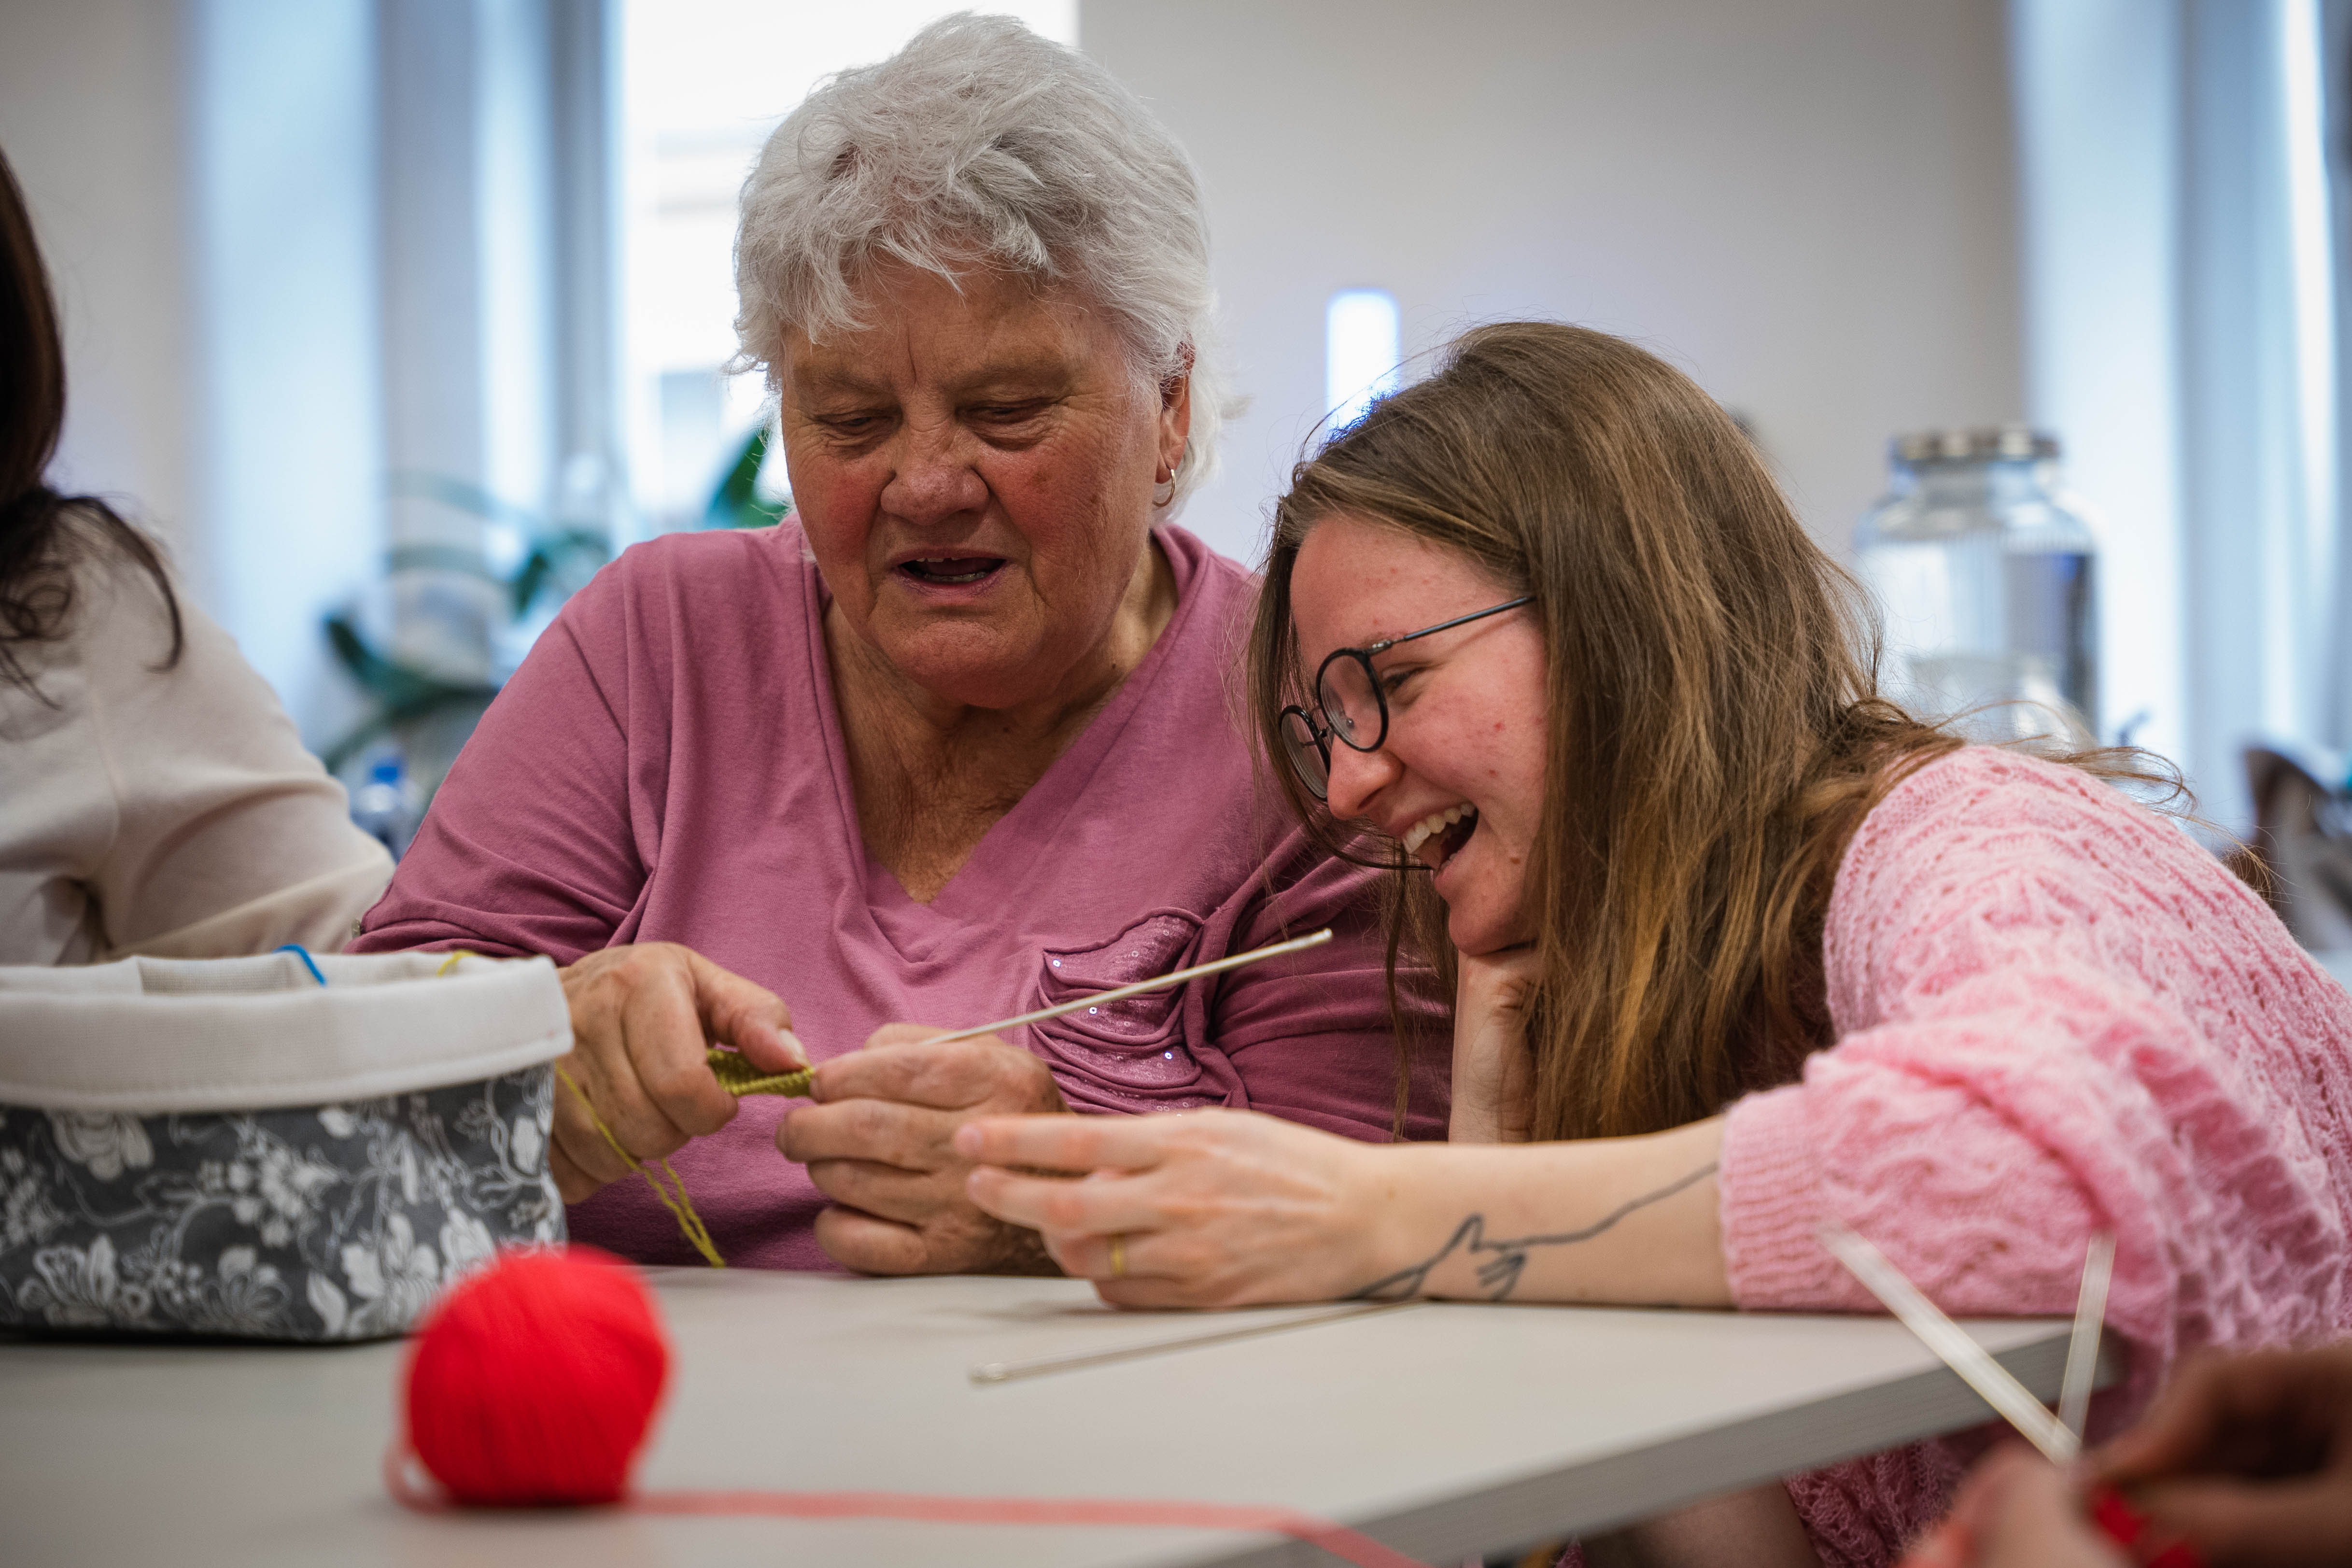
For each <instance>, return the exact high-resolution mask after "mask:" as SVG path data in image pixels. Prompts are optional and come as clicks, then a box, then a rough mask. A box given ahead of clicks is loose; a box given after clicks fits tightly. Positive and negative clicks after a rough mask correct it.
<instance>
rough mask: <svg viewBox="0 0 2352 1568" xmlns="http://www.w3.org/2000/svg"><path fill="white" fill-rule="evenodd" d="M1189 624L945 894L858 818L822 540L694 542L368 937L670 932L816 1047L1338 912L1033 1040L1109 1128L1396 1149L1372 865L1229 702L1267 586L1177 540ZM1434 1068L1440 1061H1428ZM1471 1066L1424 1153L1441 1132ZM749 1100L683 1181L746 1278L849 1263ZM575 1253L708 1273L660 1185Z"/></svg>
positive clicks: (582, 632) (599, 586) (567, 617)
mask: <svg viewBox="0 0 2352 1568" xmlns="http://www.w3.org/2000/svg"><path fill="white" fill-rule="evenodd" d="M1154 537H1155V538H1156V539H1157V540H1158V541H1159V543H1160V550H1161V552H1162V553H1163V554H1165V556H1166V557H1167V560H1168V563H1169V565H1170V567H1171V569H1172V570H1173V572H1174V574H1175V579H1176V593H1177V605H1176V610H1175V614H1174V616H1172V617H1171V620H1170V621H1169V624H1168V627H1167V629H1166V630H1165V631H1164V632H1163V633H1162V634H1161V635H1160V640H1159V642H1158V643H1157V644H1156V645H1154V647H1152V649H1151V651H1150V654H1149V655H1147V656H1146V658H1144V661H1143V663H1142V664H1141V665H1140V666H1139V668H1137V669H1136V671H1135V673H1134V675H1132V676H1131V677H1130V678H1129V679H1128V682H1127V684H1126V685H1125V686H1124V687H1123V688H1121V689H1120V690H1119V691H1118V694H1117V695H1116V696H1114V697H1113V698H1112V699H1111V700H1110V702H1109V703H1108V705H1107V706H1106V707H1105V708H1104V710H1102V712H1101V713H1099V714H1098V715H1097V717H1096V718H1095V720H1094V722H1093V723H1092V724H1090V725H1089V726H1087V730H1086V731H1085V732H1084V733H1083V734H1081V735H1080V736H1079V737H1078V739H1077V740H1076V742H1074V743H1073V744H1072V745H1071V747H1070V749H1069V750H1068V751H1067V752H1065V753H1064V754H1063V755H1062V756H1061V757H1060V758H1059V759H1058V760H1057V761H1055V763H1054V765H1053V766H1052V767H1051V768H1050V769H1048V770H1047V771H1046V773H1045V776H1044V777H1043V778H1042V779H1040V780H1039V781H1038V782H1037V784H1036V785H1035V786H1034V788H1032V789H1031V790H1030V791H1029V793H1028V794H1027V795H1025V796H1024V797H1023V798H1022V800H1021V802H1020V804H1019V805H1015V806H1014V807H1013V810H1012V811H1010V812H1009V813H1007V814H1006V815H1005V816H1004V817H1003V819H1002V820H1000V821H999V822H998V823H997V824H996V826H994V827H993V828H992V829H991V830H990V831H989V833H988V835H987V837H985V838H983V839H982V841H981V843H980V847H978V848H977V849H976V850H974V851H973V853H972V857H971V860H970V862H968V863H967V864H966V865H965V867H964V868H963V869H962V870H961V872H959V873H958V874H957V875H956V877H955V879H954V880H952V881H950V883H949V884H948V885H947V886H946V887H945V888H944V889H941V890H940V895H939V897H938V898H936V899H934V900H932V901H931V902H930V903H929V905H924V904H919V903H917V902H916V901H915V900H912V899H911V898H909V897H908V896H907V893H906V891H905V890H904V889H901V888H900V887H899V885H898V879H896V878H894V877H893V876H891V874H890V873H889V872H888V871H887V870H885V869H884V868H882V867H881V866H880V865H879V864H878V863H877V862H876V861H875V860H874V859H873V858H870V857H869V856H868V855H867V854H866V845H865V841H864V839H863V837H861V836H860V834H859V832H858V825H857V807H856V801H855V800H854V799H853V797H852V795H851V793H850V779H849V767H848V760H847V758H846V756H845V754H844V752H843V748H842V739H841V726H840V718H839V715H838V713H837V711H836V710H835V706H834V694H833V680H832V675H831V671H830V669H829V667H828V663H827V660H826V657H825V645H824V605H825V603H826V599H827V595H826V592H825V587H824V582H823V581H822V579H821V578H820V576H819V575H818V573H817V569H816V565H815V563H814V560H813V559H812V558H811V557H810V556H809V554H808V552H807V548H806V545H805V543H804V542H803V537H802V535H801V531H800V530H799V527H798V526H797V524H795V523H793V521H789V520H788V521H785V522H784V523H783V524H782V525H780V526H778V527H775V528H771V529H762V530H759V531H742V532H733V531H730V532H709V533H687V534H672V535H669V536H667V537H665V538H660V539H656V540H653V541H650V542H646V543H644V544H640V545H637V546H635V548H633V549H631V550H629V551H627V552H625V553H624V554H623V555H622V557H621V558H620V559H619V560H618V561H616V562H614V563H613V564H612V565H610V566H608V567H606V568H605V569H604V571H603V572H601V573H599V574H597V576H596V578H595V580H594V581H593V583H591V584H589V585H588V586H587V587H586V588H585V589H583V590H582V592H581V593H580V594H579V595H576V596H575V597H574V598H573V599H572V602H571V603H570V604H569V605H565V606H564V609H563V613H562V615H561V616H557V618H556V621H555V624H554V625H553V626H551V627H550V628H549V629H548V631H547V633H546V635H545V636H543V637H541V638H540V640H539V643H538V645H537V647H534V648H533V649H532V650H531V653H530V658H528V659H526V660H525V661H524V663H523V666H522V668H520V670H518V671H517V672H516V674H515V677H514V679H512V680H511V681H509V683H508V685H507V688H506V689H505V690H504V691H502V692H501V693H500V694H499V699H498V700H497V701H496V702H494V703H492V704H491V705H490V710H489V712H488V714H487V715H486V716H485V717H484V718H483V720H482V722H481V726H480V728H479V729H478V730H477V731H475V734H474V737H473V739H472V741H471V742H468V743H467V747H466V750H465V752H464V754H463V755H461V756H460V757H459V758H458V759H457V766H456V767H455V768H453V769H452V770H451V771H450V773H449V777H448V779H447V781H446V783H445V784H443V785H442V786H441V790H440V792H439V794H438V795H436V796H435V798H434V802H433V809H432V811H431V813H430V814H429V815H428V816H426V818H425V825H424V828H423V830H422V831H421V832H420V833H419V834H418V836H417V839H416V842H415V846H414V847H411V849H410V850H409V852H408V855H407V857H406V858H404V860H403V861H402V862H401V866H400V870H399V874H398V875H397V876H396V877H395V878H394V879H393V884H392V889H391V890H390V891H389V892H388V893H387V894H386V895H385V896H384V899H383V902H381V903H379V904H378V905H376V907H375V908H374V909H373V910H372V911H370V913H369V914H368V916H367V919H366V921H365V922H364V934H363V935H362V936H361V937H360V938H359V939H358V940H357V941H355V942H352V945H351V951H352V952H384V951H387V950H392V949H399V948H415V947H426V946H436V947H466V948H471V949H474V950H476V951H478V952H492V953H532V952H541V953H547V954H549V955H551V956H552V957H553V958H554V959H555V960H556V962H558V963H570V962H572V960H574V959H576V958H578V957H580V956H581V955H582V954H583V953H586V952H593V951H594V950H596V949H598V948H602V947H609V946H613V945H614V944H617V943H622V942H682V943H684V944H685V945H687V946H688V947H691V948H693V949H694V950H695V951H697V952H700V953H702V954H703V955H704V956H705V957H707V958H709V959H710V960H712V961H713V962H714V963H719V964H721V965H723V966H725V967H726V968H728V969H730V970H732V971H734V972H735V973H738V974H741V975H745V976H748V977H749V978H751V979H752V980H755V981H757V982H758V983H759V984H762V985H764V986H767V987H768V988H769V989H770V990H772V991H774V992H775V993H776V994H778V995H780V996H782V998H783V999H784V1001H785V1003H786V1004H787V1005H789V1006H790V1007H791V1008H792V1011H793V1028H794V1031H795V1032H796V1033H797V1034H798V1035H799V1036H800V1037H801V1039H802V1040H803V1043H805V1044H806V1046H807V1047H808V1049H809V1053H810V1055H811V1057H812V1058H814V1059H817V1060H823V1059H824V1058H829V1057H835V1056H839V1055H840V1054H842V1053H843V1052H845V1051H852V1050H856V1049H857V1048H858V1047H860V1046H861V1045H862V1044H864V1042H865V1040H866V1037H867V1036H868V1035H869V1034H871V1033H872V1032H873V1031H874V1030H875V1028H877V1026H880V1025H882V1024H886V1023H890V1022H894V1021H902V1020H903V1021H909V1022H914V1023H921V1024H936V1025H940V1026H962V1025H968V1024H978V1023H985V1022H987V1021H989V1020H991V1019H993V1018H1002V1017H1009V1016H1013V1015H1014V1014H1017V1013H1023V1012H1027V1011H1029V1010H1031V1009H1033V1008H1035V1007H1038V1006H1042V1005H1045V1004H1047V1003H1050V1002H1058V1001H1062V1000H1064V999H1066V998H1067V997H1071V996H1074V995H1077V994H1083V993H1085V992H1087V991H1089V990H1101V989H1108V988H1109V987H1111V986H1114V985H1118V984H1125V983H1126V982H1129V981H1131V980H1139V979H1142V978H1144V977H1146V976H1149V975H1153V974H1159V973H1164V972H1166V971H1168V970H1171V969H1174V968H1177V967H1179V966H1180V965H1183V964H1190V963H1202V962H1205V961H1207V960H1210V959H1213V958H1219V957H1222V956H1223V955H1224V954H1226V953H1229V952H1243V951H1245V950H1247V949H1250V948H1254V947H1257V946H1261V945H1263V944H1264V943H1266V942H1274V941H1277V940H1280V939H1281V938H1283V937H1286V936H1295V935H1299V934H1303V933H1305V932H1307V931H1314V930H1317V929H1318V928H1319V927H1321V926H1325V925H1331V926H1334V927H1335V928H1336V929H1337V930H1338V931H1339V938H1338V940H1336V941H1334V942H1331V943H1329V944H1328V945H1327V946H1324V947H1321V948H1318V949H1316V950H1313V951H1312V952H1307V953H1305V954H1301V955H1299V956H1298V957H1297V958H1294V959H1286V960H1274V961H1270V962H1268V963H1262V964H1259V965H1256V966H1255V967H1253V968H1250V969H1246V970H1242V971H1239V972H1237V973H1232V974H1226V975H1220V976H1216V977H1213V978H1212V979H1210V980H1207V981H1195V982H1193V983H1192V984H1188V985H1185V986H1183V987H1181V989H1179V990H1176V991H1172V992H1162V993H1160V994H1155V995H1150V996H1143V997H1137V998H1134V999H1131V1000H1129V1001H1127V1002H1123V1003H1118V1004H1115V1005H1110V1006H1107V1007H1105V1008H1104V1009H1103V1010H1102V1012H1101V1013H1099V1014H1095V1013H1092V1012H1091V1011H1089V1012H1080V1013H1075V1014H1071V1015H1069V1016H1065V1017H1062V1018H1058V1019H1054V1020H1051V1021H1049V1022H1046V1023H1044V1024H1037V1025H1032V1026H1029V1027H1027V1028H1025V1029H1019V1030H1014V1031H1012V1032H1011V1034H1010V1035H1009V1038H1011V1039H1012V1040H1013V1041H1014V1042H1015V1043H1017V1044H1021V1045H1024V1046H1026V1047H1028V1048H1029V1049H1030V1050H1032V1051H1034V1052H1035V1053H1036V1054H1037V1055H1038V1056H1040V1057H1041V1058H1044V1059H1045V1062H1046V1064H1047V1065H1048V1066H1049V1067H1051V1068H1053V1071H1054V1076H1055V1079H1057V1080H1058V1081H1059V1083H1060V1085H1061V1089H1062V1094H1063V1096H1064V1098H1065V1099H1066V1100H1068V1101H1069V1102H1070V1104H1071V1105H1072V1106H1073V1107H1075V1108H1076V1109H1078V1110H1091V1111H1145V1110H1178V1109H1181V1108H1184V1107H1190V1106H1203V1105H1226V1106H1237V1107H1247V1108H1251V1109H1255V1110H1264V1111H1269V1112H1271V1113H1273V1114H1275V1115H1276V1116H1282V1117H1286V1118H1288V1119H1290V1120H1292V1121H1302V1122H1306V1123H1308V1124H1309V1125H1312V1126H1316V1127H1321V1128H1324V1129H1327V1130H1328V1131H1334V1132H1340V1133H1345V1134H1347V1135H1349V1136H1350V1137H1355V1138H1362V1139H1369V1140H1384V1139H1386V1138H1387V1137H1388V1135H1389V1128H1390V1119H1391V1106H1392V1105H1393V1103H1394V1086H1395V1077H1394V1074H1395V1065H1394V1064H1395V1059H1396V1058H1395V1048H1394V1047H1393V1045H1392V1043H1391V1038H1392V1037H1391V1032H1390V1026H1389V1017H1388V1003H1387V992H1386V986H1385V984H1384V982H1383V980H1382V975H1381V942H1380V936H1379V931H1378V926H1377V921H1376V919H1375V916H1374V912H1373V903H1372V900H1373V892H1374V882H1373V877H1374V874H1373V873H1371V872H1368V871H1365V870H1362V869H1360V868H1353V867H1349V866H1346V865H1343V864H1339V863H1338V862H1334V861H1331V860H1328V859H1325V858H1320V857H1318V856H1317V855H1315V854H1313V853H1312V852H1311V851H1310V850H1309V849H1308V848H1307V845H1306V843H1305V841H1304V839H1303V838H1302V837H1300V835H1299V834H1298V833H1297V830H1296V828H1295V827H1294V826H1291V825H1290V824H1289V823H1288V822H1287V821H1286V819H1285V818H1284V816H1283V815H1282V813H1281V810H1280V808H1279V806H1278V805H1277V803H1276V801H1274V800H1273V799H1272V798H1271V793H1270V791H1268V790H1266V789H1265V786H1264V785H1263V784H1259V783H1257V782H1255V780H1254V777H1253V773H1252V768H1251V761H1250V754H1249V748H1248V744H1247V742H1246V740H1245V739H1244V735H1243V733H1242V732H1241V731H1240V729H1239V728H1238V727H1237V723H1236V721H1237V718H1238V710H1237V705H1236V703H1235V701H1234V689H1235V686H1236V682H1235V681H1234V678H1233V671H1234V669H1235V668H1237V659H1238V654H1239V650H1240V641H1241V637H1242V636H1243V635H1244V631H1245V628H1246V626H1247V623H1248V617H1249V614H1250V610H1251V603H1252V596H1253V595H1254V593H1255V582H1254V580H1253V579H1252V578H1251V576H1250V575H1249V574H1248V573H1247V572H1245V571H1244V569H1243V568H1242V567H1240V566H1238V565H1236V564H1235V563H1233V562H1231V561H1227V560H1225V559H1223V557H1221V556H1219V555H1217V554H1215V553H1213V552H1211V551H1210V550H1209V549H1208V547H1207V546H1205V545H1203V544H1202V542H1200V541H1199V540H1197V539H1195V538H1193V537H1192V535H1191V534H1189V533H1187V532H1185V531H1183V530H1181V529H1179V528H1175V527H1172V526H1171V527H1163V528H1161V529H1160V530H1159V531H1157V532H1156V534H1155V535H1154ZM1434 1055H1436V1053H1432V1056H1433V1057H1434ZM1444 1098H1445V1089H1444V1064H1443V1063H1442V1061H1438V1060H1435V1059H1431V1060H1428V1061H1426V1062H1424V1063H1423V1065H1422V1067H1421V1068H1419V1069H1418V1070H1417V1071H1416V1073H1415V1077H1414V1092H1413V1103H1412V1116H1411V1118H1410V1120H1409V1121H1408V1124H1407V1130H1408V1134H1409V1135H1410V1136H1412V1137H1416V1138H1438V1137H1443V1136H1444ZM787 1104H788V1102H786V1101H783V1100H776V1099H772V1098H767V1097H755V1098H752V1099H749V1100H744V1101H743V1103H742V1110H741V1112H740V1114H739V1115H738V1116H737V1117H736V1118H735V1120H734V1121H732V1122H730V1124H729V1125H728V1126H727V1127H726V1128H725V1129H723V1130H722V1131H719V1132H718V1133H716V1134H714V1135H712V1136H710V1137H708V1138H699V1139H697V1140H695V1141H694V1142H692V1143H690V1144H688V1146H687V1147H686V1148H685V1149H684V1150H683V1151H682V1152H679V1153H678V1154H677V1155H676V1156H675V1157H674V1159H673V1163H674V1164H675V1165H676V1167H677V1171H678V1173H679V1174H680V1175H681V1176H682V1177H684V1179H685V1181H686V1184H687V1187H688V1191H689V1192H690V1193H691V1194H692V1195H693V1198H694V1203H695V1206H696V1207H697V1208H698V1210H699V1211H700V1212H701V1214H702V1216H703V1218H704V1220H705V1221H706V1222H707V1223H708V1224H709V1227H710V1233H711V1236H712V1237H713V1238H714V1239H715V1240H716V1241H717V1243H718V1245H719V1250H720V1251H721V1252H722V1253H723V1254H724V1255H725V1256H726V1258H728V1260H729V1261H730V1262H731V1263H736V1264H747V1265H751V1266H755V1267H759V1268H833V1267H834V1265H833V1264H832V1263H831V1261H830V1260H829V1259H827V1258H825V1256H824V1253H823V1252H822V1251H820V1250H819V1249H818V1247H817V1245H816V1242H815V1240H814V1237H813V1236H812V1234H811V1225H812V1223H813V1222H814V1219H815V1217H816V1215H817V1213H818V1211H819V1210H820V1209H822V1208H823V1207H824V1204H825V1199H824V1196H823V1195H822V1194H819V1193H818V1192H817V1190H816V1188H815V1187H814V1185H813V1184H811V1183H810V1181H809V1179H808V1173H807V1172H806V1171H805V1170H804V1169H803V1168H802V1167H801V1166H799V1165H796V1164H793V1163H789V1162H787V1161H786V1160H785V1159H784V1158H783V1157H782V1155H781V1154H779V1153H777V1152H776V1149H775V1146H774V1139H775V1131H776V1124H777V1122H778V1121H780V1120H781V1119H782V1115H783V1113H784V1111H785V1110H786V1108H787ZM571 1220H572V1236H573V1237H575V1238H576V1239H579V1240H583V1241H590V1242H594V1243H596V1244H598V1245H599V1246H603V1247H609V1248H611V1249H612V1250H614V1251H615V1252H618V1253H620V1254H621V1255H623V1256H624V1257H627V1258H635V1259H638V1260H640V1261H642V1262H648V1263H692V1262H694V1261H695V1260H696V1257H695V1254H694V1252H693V1251H692V1250H691V1249H690V1248H689V1247H688V1245H687V1243H686V1241H685V1239H684V1238H683V1237H680V1236H679V1234H678V1230H677V1222H676V1221H674V1220H673V1219H672V1218H671V1217H670V1215H668V1214H667V1212H666V1211H665V1210H663V1209H662V1208H661V1207H660V1205H658V1204H657V1203H656V1201H655V1198H654V1195H653V1194H652V1193H651V1192H650V1191H649V1190H647V1188H646V1186H645V1184H642V1183H640V1182H636V1181H626V1182H621V1183H616V1184H613V1185H611V1186H608V1187H606V1188H605V1189H604V1190H603V1191H602V1192H600V1193H598V1194H595V1195H594V1196H593V1197H592V1198H590V1199H588V1200H587V1201H586V1202H585V1203H583V1204H579V1205H573V1207H572V1211H571Z"/></svg>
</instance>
